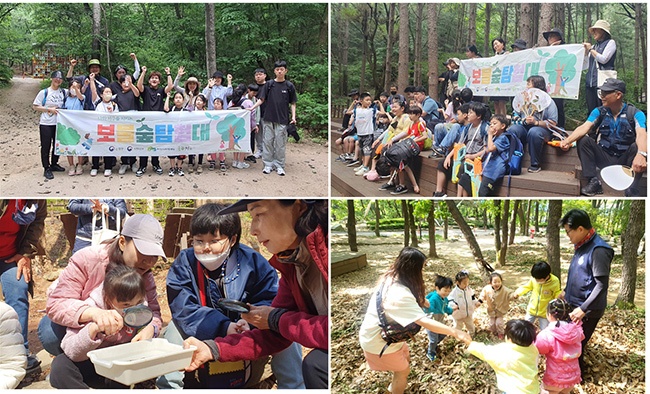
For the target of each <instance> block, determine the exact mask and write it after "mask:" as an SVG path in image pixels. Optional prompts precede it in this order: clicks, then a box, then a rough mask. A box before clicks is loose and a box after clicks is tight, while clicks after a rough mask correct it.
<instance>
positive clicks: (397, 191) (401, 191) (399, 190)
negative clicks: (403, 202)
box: [390, 185, 409, 195]
mask: <svg viewBox="0 0 650 394" xmlns="http://www.w3.org/2000/svg"><path fill="white" fill-rule="evenodd" d="M408 191H409V189H407V188H406V187H404V186H402V185H397V187H396V188H395V190H393V191H392V192H390V194H393V195H398V194H404V193H407V192H408Z"/></svg>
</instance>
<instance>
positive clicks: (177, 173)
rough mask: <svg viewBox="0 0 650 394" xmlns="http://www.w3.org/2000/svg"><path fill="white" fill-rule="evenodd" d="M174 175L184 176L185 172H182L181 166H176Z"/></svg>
mask: <svg viewBox="0 0 650 394" xmlns="http://www.w3.org/2000/svg"><path fill="white" fill-rule="evenodd" d="M176 175H178V176H185V173H184V172H183V169H182V168H180V167H178V168H176Z"/></svg>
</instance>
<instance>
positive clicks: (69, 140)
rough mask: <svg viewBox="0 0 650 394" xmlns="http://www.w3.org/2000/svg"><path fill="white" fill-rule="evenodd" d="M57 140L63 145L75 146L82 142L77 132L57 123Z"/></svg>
mask: <svg viewBox="0 0 650 394" xmlns="http://www.w3.org/2000/svg"><path fill="white" fill-rule="evenodd" d="M56 139H57V141H59V143H60V144H61V145H69V146H74V145H77V144H78V143H79V141H80V140H81V136H80V135H79V133H78V132H77V130H75V129H73V128H72V127H67V126H64V125H62V124H61V123H57V125H56Z"/></svg>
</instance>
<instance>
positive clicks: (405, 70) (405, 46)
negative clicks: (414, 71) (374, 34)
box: [397, 3, 409, 94]
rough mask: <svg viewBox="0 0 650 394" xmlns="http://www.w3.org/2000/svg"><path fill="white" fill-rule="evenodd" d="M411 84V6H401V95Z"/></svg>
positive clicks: (398, 69)
mask: <svg viewBox="0 0 650 394" xmlns="http://www.w3.org/2000/svg"><path fill="white" fill-rule="evenodd" d="M408 84H409V5H408V3H400V4H399V59H398V61H397V89H398V90H399V92H400V93H401V94H403V93H404V89H405V88H406V87H407V86H408Z"/></svg>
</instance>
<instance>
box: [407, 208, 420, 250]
mask: <svg viewBox="0 0 650 394" xmlns="http://www.w3.org/2000/svg"><path fill="white" fill-rule="evenodd" d="M406 208H408V212H409V226H410V227H411V246H412V247H414V248H417V247H418V234H417V225H416V224H415V216H414V215H413V205H412V204H411V203H410V202H407V203H406Z"/></svg>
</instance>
